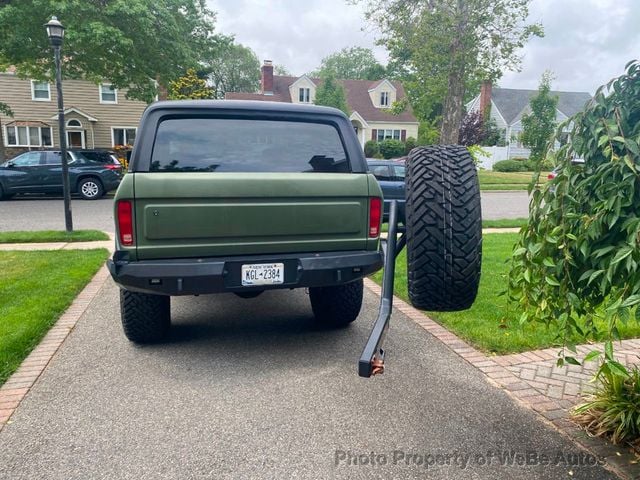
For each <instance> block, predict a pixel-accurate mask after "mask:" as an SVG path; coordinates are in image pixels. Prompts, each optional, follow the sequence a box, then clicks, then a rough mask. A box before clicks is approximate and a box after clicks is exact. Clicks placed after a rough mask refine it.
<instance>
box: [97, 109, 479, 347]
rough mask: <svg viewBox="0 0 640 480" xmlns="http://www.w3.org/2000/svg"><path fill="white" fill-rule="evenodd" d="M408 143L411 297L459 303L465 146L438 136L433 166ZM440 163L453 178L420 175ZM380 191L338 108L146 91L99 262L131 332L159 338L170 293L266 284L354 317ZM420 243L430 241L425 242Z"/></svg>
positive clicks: (471, 194)
mask: <svg viewBox="0 0 640 480" xmlns="http://www.w3.org/2000/svg"><path fill="white" fill-rule="evenodd" d="M455 148H459V147H455ZM463 150H464V149H463ZM416 152H417V153H416V154H417V157H415V158H416V163H415V165H414V168H413V171H414V172H417V173H416V174H414V179H413V181H409V182H408V191H407V196H408V197H407V198H408V202H409V203H411V199H413V204H415V207H414V208H413V211H415V212H417V213H416V215H413V216H412V215H411V213H410V212H408V213H407V229H408V230H407V235H408V237H409V238H415V239H416V240H415V241H413V240H412V241H411V242H410V243H407V248H408V256H409V259H410V263H411V262H413V263H412V265H413V267H412V268H414V267H415V268H414V270H415V271H413V274H412V275H410V284H409V287H410V293H413V294H414V297H412V300H413V301H414V303H415V304H419V305H420V307H428V306H436V305H435V304H434V302H440V303H438V306H440V307H442V308H445V309H460V308H468V305H470V303H469V301H471V302H472V301H473V298H474V297H475V291H476V290H477V280H478V279H479V253H480V250H479V248H480V247H479V245H480V243H479V242H480V238H481V231H480V217H479V214H480V202H479V195H477V193H478V190H477V188H478V187H477V179H476V177H475V168H474V167H473V163H472V162H471V159H470V157H469V156H468V153H466V150H464V154H461V153H460V152H461V151H459V150H454V153H455V155H453V156H452V155H450V154H451V152H452V151H451V150H450V149H449V150H446V149H445V150H443V151H442V152H444V154H445V155H444V157H443V158H445V160H442V159H441V160H440V161H439V162H438V163H437V164H436V166H435V167H433V166H432V165H431V163H433V162H432V161H431V160H430V159H429V158H430V157H429V155H430V154H429V153H428V152H427V153H426V154H425V152H424V151H423V150H417V151H416ZM438 152H440V153H442V152H441V151H440V150H437V151H436V153H438ZM412 153H413V152H412ZM447 155H449V156H448V157H447ZM464 155H466V156H464ZM441 156H442V155H441ZM443 161H444V162H445V163H444V164H443V163H442V162H443ZM447 162H449V163H447ZM453 163H455V164H456V168H455V169H452V168H451V166H452V165H453ZM424 165H427V168H423V167H424ZM439 165H445V167H446V170H447V171H451V172H453V173H452V174H451V178H452V180H450V181H449V180H447V182H448V183H447V182H442V181H439V183H438V184H437V185H436V184H433V182H431V181H430V180H429V178H431V177H432V176H433V174H434V172H435V170H437V169H438V168H441V167H440V166H439ZM445 167H443V168H445ZM434 169H435V170H434ZM409 171H411V156H410V159H409ZM440 177H441V176H440ZM440 177H438V178H440ZM458 179H461V180H462V181H463V182H467V184H464V185H462V184H461V185H460V187H462V188H461V189H459V192H460V195H461V198H458V199H456V202H455V204H451V202H450V201H449V200H446V202H449V203H446V204H445V205H444V207H445V209H444V210H442V211H441V209H440V208H438V209H436V210H434V212H435V213H433V212H432V213H428V212H425V211H424V210H422V209H423V205H422V204H421V202H420V198H422V196H424V195H427V196H429V197H431V196H433V194H434V192H435V193H436V194H437V192H438V191H440V190H441V189H442V188H449V187H451V186H452V185H453V186H454V187H455V186H457V183H455V182H458ZM430 182H431V183H430ZM474 182H475V183H474ZM458 183H460V182H458ZM454 184H455V185H454ZM439 189H440V190H439ZM412 192H413V193H412ZM476 197H477V198H476ZM382 200H383V199H382V191H381V189H380V187H379V185H378V182H377V181H376V179H375V177H374V176H373V175H372V174H371V173H369V172H368V167H367V163H366V161H365V158H364V154H363V151H362V148H361V146H360V144H359V142H358V139H357V137H356V135H355V132H354V129H353V126H352V125H351V122H350V121H349V119H348V118H347V117H346V116H345V115H344V114H343V113H342V112H340V111H339V110H336V109H332V108H326V107H317V106H305V105H294V104H286V103H274V102H241V101H180V102H158V103H155V104H153V105H151V106H150V107H149V108H148V109H147V110H146V112H145V114H144V116H143V118H142V120H141V123H140V128H139V129H138V136H137V138H136V145H135V148H134V150H133V152H132V155H131V161H130V164H129V172H128V174H127V175H125V176H124V178H123V180H122V183H121V184H120V187H119V188H118V191H117V193H116V196H115V219H116V231H117V235H116V251H115V253H114V255H113V259H112V260H110V261H109V262H108V267H109V270H110V272H111V275H112V277H113V278H114V280H115V281H116V283H117V284H118V285H119V286H120V287H121V292H120V301H121V317H122V323H123V326H124V332H125V334H126V336H127V337H128V338H129V339H130V340H132V341H134V342H138V343H146V342H154V341H158V340H160V339H162V338H163V337H164V336H165V335H166V334H167V332H168V329H169V327H170V323H171V322H170V297H171V296H175V295H200V294H211V293H221V292H233V293H236V294H238V295H239V296H241V297H254V296H257V295H259V294H260V293H262V292H263V291H265V290H269V289H293V288H308V291H309V298H310V301H311V306H312V309H313V312H314V315H315V317H316V318H317V320H318V321H320V322H324V323H327V324H331V325H334V326H342V325H346V324H348V323H350V322H352V321H353V320H355V319H356V317H357V316H358V314H359V312H360V308H361V305H362V295H363V282H362V279H363V277H365V276H367V275H370V274H371V273H373V272H375V271H377V270H379V269H380V268H381V267H382V263H383V253H382V251H381V249H380V248H379V247H380V228H381V220H382V213H383V209H382V205H383V201H382ZM476 201H477V204H476ZM458 220H460V225H459V226H458V225H457V224H456V225H453V223H455V222H457V221H458ZM443 222H444V223H443ZM432 223H433V225H432ZM438 225H440V227H438ZM431 226H434V227H436V228H434V229H433V230H430V228H431ZM412 227H414V229H415V231H413V232H412V231H411V228H412ZM441 227H444V229H443V228H441ZM418 230H419V231H418ZM452 235H453V236H452ZM412 236H413V237H412ZM454 237H455V238H454ZM429 245H435V246H436V247H438V248H437V249H436V250H434V251H428V250H429ZM440 247H442V248H440ZM458 247H459V248H462V250H456V251H451V249H452V248H458ZM425 248H426V249H425ZM420 249H422V251H420ZM443 249H444V250H443ZM416 255H417V256H418V257H419V258H416V259H415V260H411V259H412V258H414V257H416ZM460 255H462V256H464V258H463V259H462V260H463V261H460V258H459V256H460ZM432 258H436V259H437V260H438V261H437V262H435V264H434V262H433V261H431V259H432ZM460 269H463V270H464V271H459V270H460ZM412 279H413V280H412ZM443 282H444V283H443ZM434 285H435V287H434ZM438 288H439V289H440V290H439V291H437V290H438ZM460 289H462V290H464V293H460V292H459V290H460ZM452 291H453V292H454V293H451V292H452Z"/></svg>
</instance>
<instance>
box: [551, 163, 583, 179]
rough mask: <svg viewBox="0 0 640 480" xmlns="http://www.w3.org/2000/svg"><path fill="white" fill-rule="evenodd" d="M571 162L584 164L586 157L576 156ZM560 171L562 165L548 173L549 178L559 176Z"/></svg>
mask: <svg viewBox="0 0 640 480" xmlns="http://www.w3.org/2000/svg"><path fill="white" fill-rule="evenodd" d="M571 164H572V165H584V158H574V159H573V160H571ZM559 171H560V167H559V166H558V167H556V168H554V169H553V170H551V171H550V172H549V175H547V178H548V179H549V180H553V179H554V178H556V177H557V176H558V172H559Z"/></svg>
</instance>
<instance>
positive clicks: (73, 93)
mask: <svg viewBox="0 0 640 480" xmlns="http://www.w3.org/2000/svg"><path fill="white" fill-rule="evenodd" d="M63 94H64V104H65V123H66V130H67V144H68V145H69V147H70V148H113V147H114V146H117V145H131V144H133V142H134V141H135V137H136V132H137V129H138V123H139V122H140V117H141V116H142V112H144V110H145V108H147V104H146V103H145V102H141V101H138V100H129V99H127V98H126V91H123V90H118V89H115V88H113V87H112V86H111V85H110V84H108V83H101V84H96V83H93V82H90V81H86V80H65V81H64V82H63ZM57 101H58V99H57V94H56V89H55V84H49V83H47V82H39V81H35V80H30V79H24V78H20V77H18V76H17V75H15V74H14V73H12V72H10V71H9V72H4V73H0V102H3V103H6V104H7V105H9V107H10V108H11V110H12V111H13V118H11V117H8V116H6V115H2V114H0V122H1V123H2V131H1V132H0V134H1V135H2V140H3V143H4V146H5V153H6V156H7V158H11V157H13V156H15V155H17V154H19V153H21V152H23V151H26V150H38V149H41V148H51V147H59V146H60V142H59V140H58V139H59V135H58V114H57Z"/></svg>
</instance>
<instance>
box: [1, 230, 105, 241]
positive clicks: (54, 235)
mask: <svg viewBox="0 0 640 480" xmlns="http://www.w3.org/2000/svg"><path fill="white" fill-rule="evenodd" d="M94 240H109V235H107V234H106V233H104V232H101V231H100V230H76V231H73V232H71V233H67V232H65V231H59V230H40V231H34V232H30V231H16V232H0V243H47V242H91V241H94Z"/></svg>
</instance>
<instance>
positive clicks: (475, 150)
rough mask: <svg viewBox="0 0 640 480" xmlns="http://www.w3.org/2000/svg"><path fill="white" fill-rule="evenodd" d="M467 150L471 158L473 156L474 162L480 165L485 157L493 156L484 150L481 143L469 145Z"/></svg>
mask: <svg viewBox="0 0 640 480" xmlns="http://www.w3.org/2000/svg"><path fill="white" fill-rule="evenodd" d="M467 150H468V151H469V155H471V158H473V164H474V165H475V166H478V165H480V163H481V162H482V159H483V158H489V157H490V156H491V154H490V153H489V152H487V151H486V150H484V149H483V148H482V147H481V146H480V145H469V146H468V147H467Z"/></svg>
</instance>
